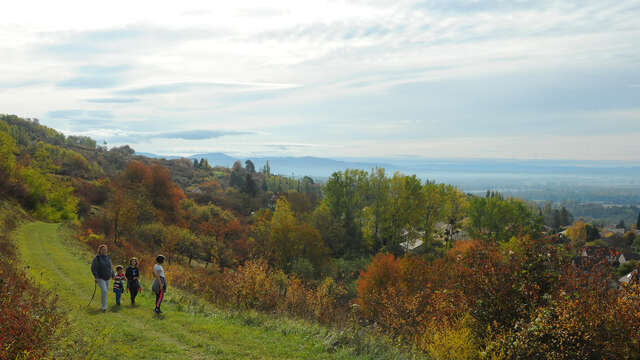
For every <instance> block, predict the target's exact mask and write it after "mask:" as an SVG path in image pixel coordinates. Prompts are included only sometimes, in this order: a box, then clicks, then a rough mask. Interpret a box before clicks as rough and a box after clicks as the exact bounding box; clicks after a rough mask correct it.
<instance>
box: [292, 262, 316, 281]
mask: <svg viewBox="0 0 640 360" xmlns="http://www.w3.org/2000/svg"><path fill="white" fill-rule="evenodd" d="M291 273H293V274H294V275H296V276H297V277H299V278H301V279H304V280H311V279H313V273H314V270H313V264H312V263H311V261H309V260H307V259H305V258H296V259H295V260H294V261H293V264H291Z"/></svg>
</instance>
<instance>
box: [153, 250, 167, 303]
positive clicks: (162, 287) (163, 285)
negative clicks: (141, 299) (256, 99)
mask: <svg viewBox="0 0 640 360" xmlns="http://www.w3.org/2000/svg"><path fill="white" fill-rule="evenodd" d="M163 262H164V256H162V255H158V256H157V257H156V264H155V265H153V276H154V278H155V279H154V280H153V285H152V286H151V289H152V290H153V292H154V293H155V294H156V308H155V309H154V310H153V311H154V312H155V313H156V314H160V313H162V311H160V304H162V299H163V298H164V294H165V293H166V292H167V280H165V278H164V269H163V268H162V263H163Z"/></svg>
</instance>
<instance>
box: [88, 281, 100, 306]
mask: <svg viewBox="0 0 640 360" xmlns="http://www.w3.org/2000/svg"><path fill="white" fill-rule="evenodd" d="M97 288H98V283H97V282H94V283H93V295H91V300H89V303H88V304H87V307H88V306H89V305H91V302H92V301H93V298H94V297H95V296H96V289H97Z"/></svg>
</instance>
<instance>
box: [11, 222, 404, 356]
mask: <svg viewBox="0 0 640 360" xmlns="http://www.w3.org/2000/svg"><path fill="white" fill-rule="evenodd" d="M69 235H70V234H69V233H68V231H66V230H65V229H64V227H62V226H61V225H59V224H47V223H42V222H34V223H28V224H24V225H22V226H21V227H19V228H18V230H17V231H16V234H15V238H16V244H17V246H18V250H19V254H20V257H21V260H22V262H23V263H24V264H25V265H26V266H27V268H28V272H29V274H30V275H31V277H32V278H33V279H34V280H35V281H36V282H37V283H39V284H40V285H41V286H43V287H45V288H47V289H49V290H53V291H54V292H55V293H56V294H57V295H58V297H59V301H60V306H61V308H62V309H63V310H64V311H66V312H68V314H69V319H70V324H69V325H68V326H65V327H64V328H63V329H61V331H62V334H61V335H63V337H62V339H63V340H61V341H60V342H59V343H58V344H57V347H56V349H54V351H53V352H52V354H53V355H55V356H56V357H63V358H65V357H68V358H95V359H130V358H136V359H355V358H358V359H366V358H380V359H391V358H396V359H402V358H412V357H413V356H409V355H407V354H405V353H403V352H401V351H396V350H393V349H391V348H390V347H389V346H387V345H384V344H380V343H378V342H376V340H375V339H369V340H367V341H364V342H363V341H361V340H359V339H358V340H357V341H353V335H352V334H345V333H344V332H340V331H337V330H329V329H326V328H323V327H320V326H318V325H314V324H309V323H306V322H303V321H299V320H293V319H287V318H277V317H275V316H269V315H265V314H259V313H256V312H243V313H239V312H229V311H224V310H219V309H216V308H214V307H213V306H211V305H210V304H208V303H206V302H205V301H202V300H201V299H198V298H197V297H195V296H193V295H191V294H189V293H186V292H182V291H179V290H177V289H174V288H169V289H168V292H167V296H166V298H165V301H164V303H163V306H162V309H163V312H164V313H163V314H162V315H160V316H158V315H156V314H154V313H153V307H154V304H153V302H154V300H155V297H154V294H153V293H152V292H151V291H150V281H149V280H146V281H145V280H143V283H142V287H143V292H142V294H141V295H139V296H138V298H137V300H136V306H135V307H132V306H131V305H130V304H129V300H128V294H123V298H122V299H123V301H122V305H121V306H119V307H118V306H116V305H115V295H114V294H113V292H112V291H110V292H109V298H108V304H109V307H108V310H107V312H106V313H102V312H101V311H100V310H99V307H100V295H99V289H98V293H97V294H96V297H95V299H94V300H93V302H92V304H91V305H90V306H87V303H88V302H89V299H90V298H91V294H92V292H93V288H94V283H93V277H92V275H91V271H90V262H91V260H92V258H93V254H91V253H88V252H87V251H85V250H84V249H82V247H81V246H80V244H77V243H74V240H72V237H71V236H69ZM167 278H168V279H169V282H170V279H171V274H170V273H167ZM169 284H170V283H169ZM349 339H351V341H348V340H349Z"/></svg>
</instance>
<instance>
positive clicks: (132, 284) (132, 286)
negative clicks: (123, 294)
mask: <svg viewBox="0 0 640 360" xmlns="http://www.w3.org/2000/svg"><path fill="white" fill-rule="evenodd" d="M125 276H126V277H127V290H129V294H130V295H131V306H134V305H135V304H136V295H138V292H139V291H140V281H139V280H138V277H140V271H139V270H138V259H136V258H134V257H133V258H131V260H129V267H127V271H126V272H125Z"/></svg>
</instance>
